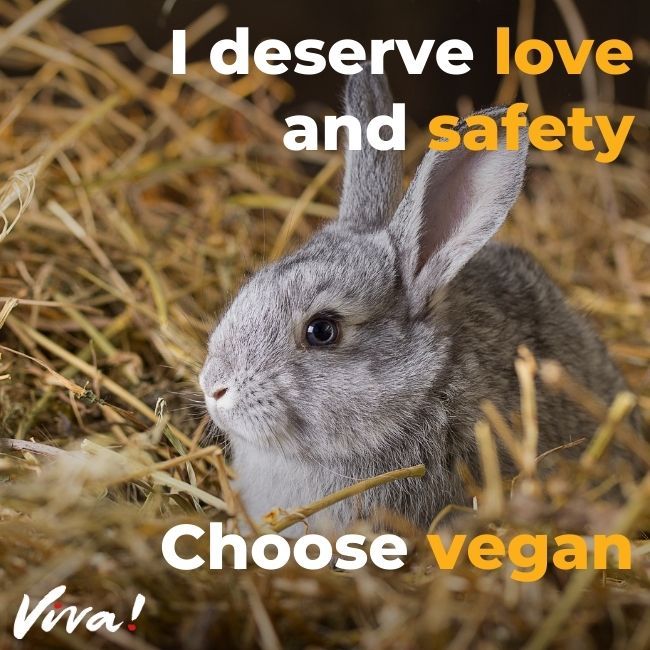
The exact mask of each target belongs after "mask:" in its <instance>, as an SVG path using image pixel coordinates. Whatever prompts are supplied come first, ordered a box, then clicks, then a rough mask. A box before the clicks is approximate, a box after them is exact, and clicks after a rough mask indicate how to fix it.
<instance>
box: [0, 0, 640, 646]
mask: <svg viewBox="0 0 650 650" xmlns="http://www.w3.org/2000/svg"><path fill="white" fill-rule="evenodd" d="M60 4H62V3H61V2H57V1H54V2H49V1H48V2H42V3H38V4H36V5H31V4H30V2H28V1H27V0H22V1H21V2H18V3H16V4H11V3H9V2H6V1H3V2H0V20H2V21H3V23H9V24H12V27H11V29H8V30H6V31H5V32H4V33H3V34H2V35H1V36H0V65H1V66H2V69H3V70H6V71H10V72H11V74H10V75H6V76H2V77H0V104H1V106H2V110H1V111H0V115H1V116H2V117H1V119H0V176H1V177H2V179H3V181H4V183H5V189H4V191H3V193H2V194H1V195H0V215H1V217H0V227H1V230H0V233H1V234H0V296H1V297H0V337H1V338H0V341H1V346H2V347H0V354H1V355H2V356H1V357H0V435H2V436H3V437H4V438H8V439H11V440H10V441H9V442H6V443H5V449H4V451H3V452H2V454H1V455H0V475H1V477H2V485H1V486H0V540H1V541H0V630H1V631H2V633H3V634H4V635H5V636H4V640H3V642H2V647H14V646H13V645H12V644H11V641H10V639H11V636H10V629H11V625H12V624H13V617H14V614H15V612H16V609H17V606H18V602H19V600H20V598H21V597H22V594H23V593H33V594H42V593H45V592H46V591H48V590H49V589H51V588H52V587H54V586H56V585H58V584H66V585H68V593H67V595H66V598H67V600H66V603H80V604H87V603H89V602H90V603H92V604H93V605H94V606H95V608H107V609H109V610H112V611H116V612H117V613H118V614H119V615H121V616H123V617H124V618H128V616H129V614H130V606H131V604H132V603H133V599H134V597H135V595H136V594H137V593H138V592H141V593H143V594H145V596H146V597H147V604H146V606H145V610H144V613H143V614H142V615H141V616H140V618H139V619H138V631H137V632H136V633H135V634H131V633H129V632H127V631H126V630H124V629H123V630H120V631H119V632H118V633H116V634H114V635H109V634H100V633H98V634H95V635H90V634H89V633H85V632H79V633H75V634H73V635H70V636H69V635H67V634H65V633H64V632H63V631H61V630H59V631H53V632H51V633H49V634H43V633H41V632H38V631H34V632H32V633H30V636H29V637H28V640H27V641H26V642H24V643H23V644H22V645H21V647H34V648H36V647H38V648H48V647H65V648H68V647H69V648H91V649H93V648H112V647H120V648H133V649H140V648H153V647H161V648H188V649H198V648H208V647H226V648H227V647H258V646H259V647H262V648H268V649H272V648H280V647H296V648H298V647H331V648H348V647H367V648H415V647H450V648H457V649H461V648H466V647H479V646H480V647H482V648H492V647H502V646H509V647H521V646H522V645H523V644H525V643H528V646H527V647H528V648H535V649H537V648H544V647H547V646H548V645H550V644H558V645H563V646H567V647H595V646H599V647H600V646H603V647H604V646H616V647H628V648H639V649H640V648H643V647H647V645H646V644H647V639H648V637H649V636H650V613H649V612H650V591H648V579H649V577H650V574H649V569H650V564H649V562H648V560H647V555H648V551H649V550H650V546H648V544H647V543H644V542H639V543H638V544H637V545H636V550H635V554H634V566H633V570H632V571H626V572H620V571H615V570H610V571H608V572H594V571H586V572H576V573H575V574H570V575H566V574H562V573H561V572H557V571H555V572H554V571H550V572H549V574H548V575H547V576H546V577H545V579H544V580H542V581H540V582H537V583H531V584H527V585H522V584H518V583H515V582H513V581H512V580H511V579H510V578H509V577H508V575H509V570H508V569H507V567H504V569H503V570H499V571H495V572H481V571H478V570H476V569H473V568H472V567H471V566H469V565H468V564H466V563H463V564H462V566H459V567H458V568H457V569H455V570H454V571H453V572H448V571H441V570H438V569H434V568H432V559H431V554H430V552H429V551H428V549H427V548H425V540H424V536H423V535H422V534H418V533H415V532H414V531H412V530H409V529H408V527H407V526H406V525H405V524H403V523H401V522H399V521H395V526H396V528H397V529H398V530H399V531H401V532H402V533H403V534H404V536H406V537H408V539H409V544H410V548H411V552H410V554H409V562H408V567H407V568H406V569H405V570H402V571H399V572H397V573H387V572H380V571H376V570H370V569H368V570H367V571H366V570H364V571H360V572H355V573H349V574H345V573H335V572H332V571H319V572H315V573H312V572H307V571H304V570H301V569H299V568H298V567H295V566H290V567H287V568H286V569H283V570H280V571H277V572H262V571H256V570H253V569H251V570H248V571H245V572H235V571H231V570H223V571H212V572H211V571H209V570H208V569H199V570H197V571H194V572H191V573H183V572H180V571H177V570H174V569H172V568H170V567H169V566H167V565H166V564H165V563H164V561H163V560H162V558H161V555H160V539H161V537H162V535H163V534H164V532H165V531H166V530H167V529H169V528H170V527H171V526H172V525H173V524H175V523H178V522H181V521H193V522H196V523H199V524H205V523H206V522H207V521H209V520H219V521H224V522H227V526H228V527H229V528H230V529H233V527H234V526H235V518H234V517H233V515H234V514H235V513H237V512H239V511H240V508H241V506H240V504H239V503H238V500H237V496H236V494H234V493H233V491H232V489H231V487H230V484H229V478H230V477H231V472H230V469H229V468H228V466H227V463H226V461H225V459H224V456H223V454H222V452H221V450H220V449H219V448H217V447H208V448H204V447H201V446H200V443H201V439H202V437H203V434H204V433H205V431H206V427H207V426H208V421H207V418H206V417H205V414H204V409H203V408H202V405H201V399H200V395H199V394H198V392H197V386H196V374H197V369H198V367H199V365H200V363H201V361H202V356H203V347H204V341H205V339H206V336H207V334H208V332H209V330H210V328H211V326H212V323H213V320H214V316H215V315H216V314H217V313H218V312H219V311H220V310H221V308H222V307H223V306H224V304H225V303H226V302H227V300H228V299H229V297H230V296H232V294H233V293H234V292H235V291H236V290H237V286H238V284H239V283H240V282H241V280H242V278H243V277H245V275H246V274H247V273H249V272H250V271H252V270H254V269H255V268H256V267H257V266H258V265H259V264H260V263H262V262H263V261H264V260H265V259H268V258H276V257H278V256H279V255H281V254H282V253H283V252H284V251H285V250H287V249H289V248H291V247H292V246H295V245H296V244H297V243H299V242H300V241H302V240H303V239H304V238H305V237H306V236H308V235H309V233H310V232H311V231H312V230H313V229H314V228H317V227H318V226H319V225H320V224H322V223H323V221H324V220H327V219H328V218H331V217H332V216H334V215H335V214H336V196H337V181H336V178H335V177H336V174H337V172H338V170H339V169H340V166H341V160H340V157H339V156H336V155H330V154H327V153H323V152H318V153H313V152H312V153H305V154H293V153H289V152H288V151H286V150H285V149H284V147H283V146H282V144H281V134H282V127H281V125H280V124H279V123H278V122H276V121H275V119H274V118H273V117H272V115H273V112H274V109H275V108H276V107H277V106H278V105H279V104H280V103H281V102H283V101H284V100H286V99H287V98H288V97H289V96H290V93H291V89H290V88H289V87H288V86H287V85H286V84H285V83H284V82H283V81H282V80H279V79H270V78H265V77H263V76H262V75H259V74H255V73H253V74H251V75H250V76H248V77H246V78H242V79H239V80H230V79H216V78H215V75H214V73H213V72H212V70H211V69H210V68H209V66H208V65H207V64H206V63H205V62H203V63H197V64H193V65H192V66H190V67H189V69H188V76H187V77H183V78H172V77H169V76H168V75H167V73H166V72H167V70H168V69H170V67H169V61H168V59H167V53H168V49H163V50H162V51H161V52H159V53H158V52H150V51H149V50H147V49H146V47H145V46H144V44H143V43H142V42H141V41H140V39H139V38H138V36H137V35H136V34H134V33H133V32H132V31H131V30H130V29H129V28H127V27H116V28H114V29H105V30H99V31H96V32H92V33H88V34H85V35H81V36H80V35H75V34H72V33H70V32H68V31H67V30H66V29H65V28H64V27H63V26H62V25H61V24H59V23H58V22H56V20H54V19H52V18H51V17H49V16H50V14H51V13H52V12H53V11H55V9H56V8H57V7H58V6H59V5H60ZM561 4H562V5H563V6H564V8H565V9H566V8H567V7H569V9H570V7H571V3H567V2H562V3H561ZM527 11H530V3H522V12H523V14H522V15H523V18H522V21H521V23H522V25H526V24H527V23H526V12H527ZM568 13H569V14H571V12H570V11H569V12H568ZM223 17H224V12H223V11H222V10H221V9H220V8H217V9H214V10H212V11H211V12H209V13H208V14H207V15H206V17H204V21H203V22H201V21H197V23H195V24H194V25H193V26H190V28H189V29H188V44H189V43H191V42H192V40H195V39H197V38H199V37H200V36H201V35H202V34H203V33H204V32H205V31H208V30H209V29H210V28H211V26H213V25H214V24H216V23H217V22H218V21H219V20H221V19H223ZM572 20H575V16H573V18H572ZM115 46H119V48H120V51H122V52H124V51H128V52H130V54H131V55H132V56H133V57H135V58H136V59H137V60H138V61H139V66H140V67H138V66H136V67H135V71H134V70H133V69H131V68H127V67H125V66H124V65H123V64H121V63H120V62H119V60H118V58H117V57H116V56H115V54H114V49H113V48H114V47H115ZM517 86H518V84H517V80H516V79H514V80H512V79H509V80H508V84H504V85H503V87H502V88H501V90H500V97H499V99H500V100H501V101H508V100H509V99H512V96H514V94H515V93H516V91H517ZM586 91H589V88H587V89H586ZM523 92H524V93H536V89H535V88H534V87H532V88H531V82H530V80H528V81H526V87H524V88H523ZM538 99H539V98H538ZM531 104H532V102H531ZM601 108H602V107H601ZM605 108H606V109H607V111H608V112H609V113H611V114H620V112H621V111H622V110H624V109H623V108H622V107H618V106H607V107H605ZM649 121H650V117H649V116H648V113H647V112H646V113H643V112H639V114H638V117H637V123H636V127H635V128H634V129H633V132H632V134H631V140H630V142H629V143H628V144H627V146H626V148H625V150H624V156H623V158H622V159H621V160H619V161H617V162H616V163H615V164H613V165H608V166H606V167H605V166H599V165H598V164H596V163H593V162H592V161H590V160H588V159H587V158H585V157H584V156H581V155H579V154H572V153H566V154H562V155H555V154H549V155H542V154H539V153H534V154H532V155H531V171H530V174H529V181H528V185H527V189H526V193H525V195H524V196H522V198H521V200H520V201H519V202H518V204H517V206H516V207H515V209H514V211H513V214H512V217H511V218H510V220H509V223H508V225H507V227H506V228H505V229H504V233H503V234H502V236H503V237H504V238H505V239H507V240H509V241H512V242H514V243H517V244H520V245H522V246H524V247H526V248H527V249H529V250H530V251H532V252H533V254H535V255H536V256H537V257H538V258H539V259H540V260H541V262H542V263H543V264H544V266H545V267H546V268H547V269H548V270H549V272H550V273H551V275H552V276H553V277H554V278H555V279H556V280H557V281H558V283H559V284H560V285H561V286H562V287H563V288H564V289H565V290H566V291H567V294H568V296H569V297H570V299H571V301H572V302H574V303H575V304H576V305H577V306H579V307H582V308H586V309H588V310H590V311H591V313H592V315H593V317H594V319H595V320H596V321H597V323H598V325H599V327H600V329H601V331H602V332H603V335H604V337H605V338H606V340H607V342H608V344H609V347H610V349H611V351H612V354H613V355H614V356H615V358H616V359H617V361H618V363H619V364H620V365H621V367H622V368H623V370H624V372H625V374H626V376H627V378H628V380H629V384H630V387H631V389H632V390H633V392H634V394H635V395H636V397H633V396H632V395H631V394H627V393H626V394H623V395H622V396H621V397H620V399H618V400H617V401H616V402H615V403H614V404H613V405H611V407H610V408H609V409H608V407H607V405H602V404H598V403H597V401H595V400H594V399H593V397H592V396H590V395H587V394H585V393H584V390H582V389H581V387H579V386H575V385H574V384H573V383H572V381H571V378H570V377H567V376H565V375H564V374H563V372H562V370H561V368H560V367H558V366H557V365H556V364H546V365H542V366H541V367H540V368H537V366H536V363H535V362H534V360H532V359H531V358H530V357H529V355H527V354H526V352H525V351H523V350H522V352H521V358H520V360H519V361H518V364H517V371H518V374H519V377H520V380H521V384H522V400H523V402H522V414H523V416H522V418H523V423H522V431H511V430H510V429H509V428H508V426H507V425H506V424H505V422H504V421H503V419H502V418H501V417H500V415H499V414H498V413H497V412H495V410H494V408H493V407H491V406H490V405H489V404H486V405H485V413H486V422H485V423H483V424H481V425H480V426H479V427H478V428H477V435H478V439H479V442H480V448H481V450H482V454H483V460H484V468H485V488H484V489H483V488H480V487H472V488H470V489H472V490H473V491H472V492H471V493H472V494H477V496H478V504H479V506H478V511H477V512H470V513H467V512H464V514H461V515H460V518H459V519H457V522H458V523H457V525H459V526H461V527H462V528H463V529H464V531H465V532H468V533H469V534H472V533H476V532H479V531H493V532H496V533H498V534H499V535H500V536H501V537H503V538H504V539H508V538H510V537H511V536H512V535H514V534H516V533H517V532H531V533H543V534H553V533H554V532H577V533H580V534H590V533H594V532H599V533H603V532H612V531H619V532H622V533H626V534H630V535H635V534H636V531H638V530H639V529H642V528H643V527H644V526H648V525H649V524H650V521H649V517H650V486H649V484H648V480H647V479H646V480H645V481H642V482H636V481H635V480H634V478H633V475H632V471H631V468H630V467H628V466H627V464H626V463H625V462H624V461H620V462H619V463H618V466H617V471H616V473H615V474H612V473H611V472H608V470H606V469H605V466H604V465H603V464H601V462H600V459H601V457H602V456H604V455H605V456H606V455H607V448H608V445H609V443H610V441H611V440H612V439H613V438H617V439H618V440H619V442H621V444H627V445H628V446H631V447H632V448H633V451H634V452H635V454H636V455H638V456H639V457H640V458H642V459H644V460H645V462H646V464H648V465H650V462H649V461H650V448H649V447H648V445H647V444H645V443H643V442H640V441H637V440H636V439H634V438H633V436H630V435H629V431H627V429H626V427H625V425H622V424H621V421H622V419H623V417H624V414H625V413H626V412H627V411H628V410H629V408H630V407H631V406H632V404H633V402H634V401H638V402H639V404H640V406H641V408H642V410H643V411H644V412H645V415H646V418H648V416H649V415H650V329H649V323H650V255H649V254H648V251H649V246H650V198H649V196H648V190H647V188H648V165H649V164H650V157H649V155H648V141H647V138H648V122H649ZM410 142H412V143H413V144H412V145H411V148H410V150H409V151H407V154H406V160H407V161H410V163H411V166H410V170H409V171H410V172H412V170H413V165H414V163H415V161H416V160H417V158H418V156H419V155H420V152H421V151H422V149H423V146H422V143H423V139H422V138H418V137H416V135H415V134H413V136H412V137H411V138H410ZM560 361H561V360H560ZM535 372H540V373H541V376H542V378H543V379H544V380H545V381H547V382H549V383H551V384H554V385H555V386H556V388H557V389H558V390H564V391H566V392H567V394H568V395H569V396H570V397H572V398H573V399H576V400H577V401H579V402H580V403H581V404H582V406H583V407H584V408H588V409H590V410H591V411H592V412H595V413H596V414H597V415H598V416H599V418H600V419H601V420H602V422H603V425H602V426H601V427H600V429H599V431H598V434H597V436H596V438H595V440H594V441H593V442H592V443H591V444H590V445H588V446H587V445H586V444H585V445H584V448H585V452H584V454H583V456H582V459H581V460H580V461H577V462H576V463H569V462H568V461H561V460H557V461H556V462H555V469H554V471H553V472H552V473H551V475H550V476H549V477H548V478H547V479H546V480H543V481H542V480H541V479H540V478H538V475H537V465H538V461H539V459H537V458H536V454H537V452H536V423H535V409H534V391H531V389H530V387H531V386H532V373H535ZM188 405H189V406H188ZM494 436H497V437H498V438H499V439H500V440H502V441H503V444H504V445H505V446H506V447H507V448H508V449H509V450H510V452H511V454H512V455H513V458H514V459H515V460H516V462H517V463H518V465H519V466H520V468H521V470H522V473H521V475H520V476H519V477H518V478H517V479H516V480H515V481H513V482H509V483H505V484H504V482H503V481H502V479H501V477H500V474H499V468H498V462H497V460H496V455H495V454H494V439H495V438H494ZM580 443H581V441H577V444H580ZM560 456H561V454H557V453H554V454H551V455H550V457H549V458H550V460H551V461H554V459H555V458H556V457H560ZM414 471H417V469H416V470H414ZM382 480H383V479H382ZM361 487H364V486H361ZM616 488H620V489H621V490H622V492H623V494H624V495H625V500H626V502H625V504H624V505H623V506H621V507H620V508H616V507H615V506H614V505H612V503H611V502H609V501H608V500H607V499H606V496H607V495H608V494H609V493H610V492H611V491H613V490H615V489H616ZM330 501H331V500H330ZM306 505H308V504H306ZM320 505H324V504H320ZM315 507H318V504H317V505H316V506H315ZM461 510H462V511H464V510H465V509H461ZM450 511H451V509H450ZM446 514H447V513H441V515H440V516H439V517H438V518H437V519H436V521H435V522H433V523H432V530H439V529H440V527H441V526H444V525H445V522H446V521H447V519H446ZM297 516H298V515H296V514H295V513H294V514H289V515H286V516H285V514H284V513H276V518H275V519H273V518H271V520H270V521H269V522H254V525H255V526H256V527H258V528H260V529H262V528H264V527H265V526H266V527H270V528H271V529H280V528H282V526H283V525H284V524H283V522H284V523H286V522H287V521H289V522H293V521H295V520H296V517H297ZM283 517H288V519H286V518H285V519H283ZM204 548H205V545H204ZM569 620H570V621H571V622H570V625H569V624H567V622H568V621H569ZM145 639H146V641H145Z"/></svg>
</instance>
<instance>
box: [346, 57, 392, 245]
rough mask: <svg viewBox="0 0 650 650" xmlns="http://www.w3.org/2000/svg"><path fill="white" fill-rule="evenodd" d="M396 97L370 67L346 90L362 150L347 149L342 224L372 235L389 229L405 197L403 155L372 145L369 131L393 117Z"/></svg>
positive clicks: (349, 109) (350, 79) (352, 80)
mask: <svg viewBox="0 0 650 650" xmlns="http://www.w3.org/2000/svg"><path fill="white" fill-rule="evenodd" d="M392 107H393V97H392V95H391V92H390V88H389V87H388V81H387V80H386V77H385V76H384V75H383V74H375V75H373V74H371V73H370V64H369V63H365V64H363V70H362V71H361V72H358V73H357V74H355V75H352V76H351V77H350V78H349V79H348V82H347V86H346V89H345V113H346V114H347V115H352V116H353V117H356V118H357V119H358V120H359V122H360V124H361V129H362V134H363V135H362V138H361V142H362V145H361V149H360V150H359V151H350V150H349V149H347V148H346V153H345V175H344V177H343V189H342V192H341V204H340V210H339V223H340V224H341V225H343V226H345V227H346V228H351V229H353V230H356V231H361V232H370V231H374V230H379V229H381V228H383V227H385V226H386V224H387V223H388V220H389V219H390V217H391V216H392V215H393V214H394V212H395V209H396V208H397V205H398V203H399V200H400V198H401V197H402V153H401V152H400V151H395V150H388V151H378V150H377V149H375V148H374V147H372V146H370V144H369V143H368V141H367V138H366V135H365V134H366V128H367V126H368V123H369V122H370V120H372V119H373V118H374V117H377V116H378V115H389V114H392Z"/></svg>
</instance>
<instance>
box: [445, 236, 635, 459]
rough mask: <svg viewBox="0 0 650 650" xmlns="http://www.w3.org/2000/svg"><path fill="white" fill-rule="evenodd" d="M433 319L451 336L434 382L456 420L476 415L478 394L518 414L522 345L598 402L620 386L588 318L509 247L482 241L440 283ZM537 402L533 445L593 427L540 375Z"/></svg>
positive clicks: (562, 440) (465, 421) (549, 444)
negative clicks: (517, 365)
mask: <svg viewBox="0 0 650 650" xmlns="http://www.w3.org/2000/svg"><path fill="white" fill-rule="evenodd" d="M433 318H435V319H441V320H442V325H443V327H444V329H445V331H446V332H447V333H448V335H449V337H450V343H451V345H450V359H449V362H448V366H447V367H448V368H449V375H448V376H446V377H444V378H442V381H441V382H438V389H439V390H440V389H441V390H443V391H444V392H446V393H447V394H448V395H447V399H448V400H449V398H450V397H451V400H450V401H453V403H454V405H453V407H452V409H453V411H454V413H455V418H454V420H455V421H456V422H457V424H458V426H459V427H463V426H464V425H469V424H470V423H472V422H475V421H476V419H477V417H478V416H479V405H480V402H481V400H483V399H488V400H491V401H492V402H493V403H494V404H495V405H496V406H497V407H498V408H499V409H500V410H501V412H502V413H503V414H504V415H505V416H506V417H508V418H509V419H511V418H512V416H513V414H516V413H519V411H520V401H519V383H518V380H517V376H516V372H515V369H514V360H515V358H516V356H517V348H518V347H519V346H522V345H523V346H526V347H527V348H528V349H529V350H530V351H531V352H532V353H533V355H534V356H535V358H536V359H538V360H546V359H553V360H557V361H558V362H560V363H561V364H562V366H563V367H564V368H565V369H566V370H567V371H568V372H569V373H570V374H571V375H572V376H573V377H574V378H575V379H576V380H577V381H578V382H579V383H580V384H581V385H583V386H584V387H586V388H588V389H589V390H590V391H591V392H593V393H594V394H596V395H597V396H598V397H600V399H601V400H602V401H603V402H604V403H607V404H609V403H611V401H612V400H613V399H614V397H615V395H616V394H617V393H618V392H620V391H621V390H624V389H625V382H624V380H623V378H622V377H621V375H620V373H619V371H618V370H617V368H616V366H615V365H614V363H613V362H612V360H611V358H610V357H609V355H608V353H607V349H606V347H605V345H604V344H603V342H602V341H601V339H600V338H599V337H598V335H597V334H596V332H595V330H594V329H593V327H592V326H591V324H590V323H589V322H588V321H587V320H586V318H585V317H583V316H582V315H581V314H579V313H578V312H577V311H576V310H574V309H573V308H572V307H571V306H570V305H569V304H568V303H567V300H566V298H565V296H564V295H563V293H562V292H561V291H560V289H559V288H558V287H557V286H556V285H555V283H554V282H553V281H552V280H551V279H550V278H549V276H548V275H547V274H546V272H545V271H544V270H543V269H542V267H541V266H540V265H539V264H538V263H537V262H536V261H535V260H534V259H533V258H532V256H531V255H529V254H528V253H526V252H524V251H523V250H521V249H518V248H516V247H513V246H508V245H504V244H498V243H490V244H488V245H487V246H485V248H484V249H483V250H481V251H480V252H479V253H478V254H477V255H475V256H474V257H473V258H472V259H471V260H470V261H469V262H468V263H467V265H466V266H465V267H464V268H463V270H462V271H461V272H460V273H459V274H458V275H457V276H456V278H455V279H454V281H453V282H452V283H451V284H450V285H449V286H448V287H447V290H446V295H445V298H444V300H443V302H442V303H441V304H440V305H439V306H438V307H437V308H434V314H433ZM449 393H451V395H449ZM537 402H538V415H539V427H540V439H539V443H540V452H542V451H545V450H547V449H551V448H553V447H556V446H559V445H562V444H566V443H568V442H571V441H573V440H575V439H577V438H580V437H583V436H589V435H591V434H592V433H593V432H594V430H595V427H596V423H595V422H594V421H593V419H592V418H591V417H590V416H588V415H587V413H586V412H585V411H584V410H583V409H582V408H581V407H579V406H578V405H576V404H575V403H573V402H571V401H570V400H569V399H568V398H566V397H565V396H564V395H562V394H561V393H558V392H556V391H553V390H552V389H550V388H549V387H546V386H543V385H542V384H541V383H539V382H538V390H537ZM450 435H452V436H456V435H460V434H459V432H458V431H456V432H454V431H452V432H450Z"/></svg>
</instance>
